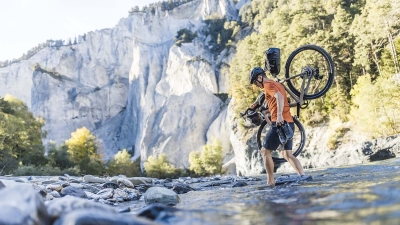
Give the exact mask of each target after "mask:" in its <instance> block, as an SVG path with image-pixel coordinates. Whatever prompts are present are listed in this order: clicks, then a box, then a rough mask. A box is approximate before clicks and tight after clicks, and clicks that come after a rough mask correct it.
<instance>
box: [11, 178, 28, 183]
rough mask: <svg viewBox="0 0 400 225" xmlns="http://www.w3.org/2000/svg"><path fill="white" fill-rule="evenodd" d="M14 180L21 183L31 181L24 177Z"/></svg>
mask: <svg viewBox="0 0 400 225" xmlns="http://www.w3.org/2000/svg"><path fill="white" fill-rule="evenodd" d="M14 181H15V182H19V183H30V182H29V180H28V179H26V178H24V177H18V178H16V179H14Z"/></svg>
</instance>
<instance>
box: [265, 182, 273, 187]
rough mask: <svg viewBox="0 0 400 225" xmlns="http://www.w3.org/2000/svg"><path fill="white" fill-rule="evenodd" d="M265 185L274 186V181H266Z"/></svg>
mask: <svg viewBox="0 0 400 225" xmlns="http://www.w3.org/2000/svg"><path fill="white" fill-rule="evenodd" d="M267 187H275V181H268V182H267Z"/></svg>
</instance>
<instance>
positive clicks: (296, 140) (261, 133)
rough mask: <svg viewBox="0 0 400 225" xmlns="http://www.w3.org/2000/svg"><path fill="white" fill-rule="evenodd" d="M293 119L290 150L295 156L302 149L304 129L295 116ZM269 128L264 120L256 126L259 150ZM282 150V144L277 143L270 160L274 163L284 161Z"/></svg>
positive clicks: (304, 136)
mask: <svg viewBox="0 0 400 225" xmlns="http://www.w3.org/2000/svg"><path fill="white" fill-rule="evenodd" d="M293 121H294V135H293V148H292V152H293V155H294V156H295V157H297V156H298V155H299V154H300V153H301V151H303V148H304V145H305V143H306V132H305V131H304V127H303V125H302V124H301V123H300V121H299V120H298V119H297V118H296V117H293ZM269 128H270V126H269V125H268V123H267V122H266V121H265V120H264V121H263V122H262V123H261V125H260V127H259V128H258V132H257V145H258V149H260V150H261V148H262V142H263V141H264V137H265V135H266V134H267V132H268V130H269ZM282 151H284V150H283V146H282V145H279V147H278V149H277V150H275V151H272V160H273V161H274V162H275V163H284V162H286V159H284V158H283V154H282Z"/></svg>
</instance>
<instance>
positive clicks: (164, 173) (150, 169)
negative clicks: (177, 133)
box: [144, 154, 181, 178]
mask: <svg viewBox="0 0 400 225" xmlns="http://www.w3.org/2000/svg"><path fill="white" fill-rule="evenodd" d="M144 169H145V171H146V175H147V176H148V177H155V178H177V177H178V176H179V175H180V173H181V171H180V169H177V168H175V166H174V165H172V164H171V163H170V162H168V159H167V155H166V154H160V155H159V156H158V157H154V156H149V158H147V161H146V162H145V163H144Z"/></svg>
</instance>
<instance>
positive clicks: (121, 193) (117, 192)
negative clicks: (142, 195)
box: [113, 188, 129, 200]
mask: <svg viewBox="0 0 400 225" xmlns="http://www.w3.org/2000/svg"><path fill="white" fill-rule="evenodd" d="M113 198H114V199H117V198H122V199H123V200H129V195H128V193H126V192H125V191H123V190H121V189H119V188H118V189H115V190H114V194H113Z"/></svg>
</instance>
